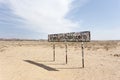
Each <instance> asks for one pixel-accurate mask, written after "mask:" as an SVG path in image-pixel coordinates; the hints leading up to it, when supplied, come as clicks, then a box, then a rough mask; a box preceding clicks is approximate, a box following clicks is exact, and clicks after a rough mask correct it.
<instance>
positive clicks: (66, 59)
mask: <svg viewBox="0 0 120 80" xmlns="http://www.w3.org/2000/svg"><path fill="white" fill-rule="evenodd" d="M65 48H66V51H65V52H66V64H67V63H68V58H67V44H65Z"/></svg>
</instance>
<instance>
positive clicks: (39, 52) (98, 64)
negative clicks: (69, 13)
mask: <svg viewBox="0 0 120 80" xmlns="http://www.w3.org/2000/svg"><path fill="white" fill-rule="evenodd" d="M54 44H55V46H56V49H55V53H56V54H55V61H54V60H53V43H52V42H47V41H0V80H120V41H91V42H87V43H84V56H85V68H82V53H81V43H80V42H76V43H75V42H68V43H67V45H68V63H67V64H66V63H65V54H66V53H65V43H63V42H59V43H58V42H56V43H54Z"/></svg>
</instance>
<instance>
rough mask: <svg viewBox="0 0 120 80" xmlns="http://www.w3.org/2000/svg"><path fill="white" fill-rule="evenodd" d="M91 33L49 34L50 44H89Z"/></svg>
mask: <svg viewBox="0 0 120 80" xmlns="http://www.w3.org/2000/svg"><path fill="white" fill-rule="evenodd" d="M90 37H91V36H90V31H83V32H70V33H59V34H49V35H48V41H49V42H89V41H90Z"/></svg>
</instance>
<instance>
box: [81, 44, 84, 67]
mask: <svg viewBox="0 0 120 80" xmlns="http://www.w3.org/2000/svg"><path fill="white" fill-rule="evenodd" d="M83 45H84V44H83V42H82V44H81V48H82V67H83V68H84V46H83Z"/></svg>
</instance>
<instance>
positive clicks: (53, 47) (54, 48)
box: [53, 43, 55, 61]
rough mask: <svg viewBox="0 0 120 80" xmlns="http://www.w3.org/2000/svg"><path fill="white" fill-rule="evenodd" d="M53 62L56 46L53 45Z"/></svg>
mask: <svg viewBox="0 0 120 80" xmlns="http://www.w3.org/2000/svg"><path fill="white" fill-rule="evenodd" d="M53 61H55V44H54V43H53Z"/></svg>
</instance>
